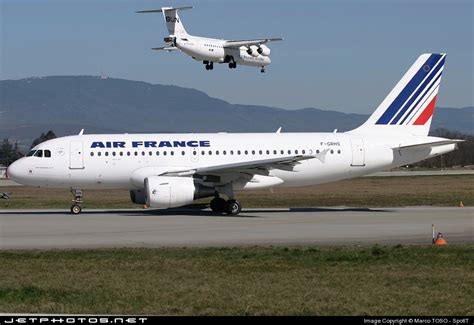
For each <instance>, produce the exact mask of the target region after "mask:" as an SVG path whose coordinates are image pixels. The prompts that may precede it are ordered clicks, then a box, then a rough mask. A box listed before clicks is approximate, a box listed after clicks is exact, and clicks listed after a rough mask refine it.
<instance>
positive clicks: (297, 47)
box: [0, 0, 474, 113]
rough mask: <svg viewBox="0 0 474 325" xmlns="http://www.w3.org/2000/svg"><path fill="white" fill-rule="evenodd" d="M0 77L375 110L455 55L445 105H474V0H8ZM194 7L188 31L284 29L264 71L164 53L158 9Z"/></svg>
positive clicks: (274, 32) (231, 35)
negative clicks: (85, 80)
mask: <svg viewBox="0 0 474 325" xmlns="http://www.w3.org/2000/svg"><path fill="white" fill-rule="evenodd" d="M0 3H1V7H0V10H1V17H0V19H1V21H0V28H1V31H0V32H1V34H0V35H1V38H0V41H1V43H0V63H1V65H0V79H20V78H25V77H30V76H49V75H100V74H101V73H104V74H107V75H109V76H111V77H116V78H125V79H132V80H141V81H147V82H151V83H159V84H172V85H178V86H183V87H191V88H196V89H199V90H202V91H204V92H206V93H208V94H209V95H210V96H213V97H218V98H222V99H224V100H227V101H229V102H231V103H243V104H261V105H270V106H277V107H283V108H289V109H296V108H303V107H317V108H323V109H332V110H339V111H344V112H358V113H370V112H371V111H372V110H373V109H374V108H375V107H376V106H377V105H378V104H379V102H380V101H381V100H382V99H383V98H384V97H385V95H386V94H387V93H388V92H389V90H390V89H391V88H392V87H393V86H394V84H395V83H396V82H397V81H398V80H399V78H400V77H401V76H402V75H403V73H404V72H405V71H406V69H408V67H409V66H410V65H411V64H412V63H413V62H414V60H415V59H416V58H417V57H418V55H419V54H421V53H423V52H447V53H448V57H447V65H446V69H445V73H444V75H443V82H442V85H441V90H440V94H439V99H438V106H449V107H464V106H474V99H473V96H474V95H473V92H474V52H473V43H474V1H472V0H444V1H441V0H405V1H388V0H385V1H384V0H365V1H350V0H345V1H340V0H327V1H315V0H306V1H302V0H295V1H282V0H277V1H269V0H266V1H250V0H243V1H240V0H239V1H217V0H215V1H210V0H209V1H191V0H190V1H167V2H164V1H151V0H43V1H40V0H0ZM166 5H175V6H176V5H194V7H195V8H194V9H192V10H189V11H184V12H182V13H181V18H182V21H183V22H184V25H185V27H186V29H187V31H188V32H189V33H190V34H193V35H198V36H210V37H218V38H226V39H242V38H256V37H257V38H258V37H263V36H270V37H280V36H281V37H284V38H285V40H284V41H283V42H275V43H273V44H270V47H271V49H272V56H271V57H272V60H273V63H272V64H271V65H270V66H269V67H268V72H267V73H266V74H261V73H260V72H259V71H258V69H252V68H248V67H240V68H237V69H236V70H229V69H228V67H227V66H226V65H219V66H216V67H215V68H214V70H213V71H212V72H211V71H206V70H205V69H204V66H203V65H202V64H200V63H198V62H195V61H193V60H192V59H191V58H189V57H187V56H185V55H184V54H182V53H157V52H155V51H151V50H150V48H151V47H156V46H162V40H163V37H164V36H166V35H167V30H166V27H165V25H164V22H163V20H162V16H160V15H158V14H157V15H139V14H135V13H134V11H136V10H144V9H156V8H159V7H161V6H166Z"/></svg>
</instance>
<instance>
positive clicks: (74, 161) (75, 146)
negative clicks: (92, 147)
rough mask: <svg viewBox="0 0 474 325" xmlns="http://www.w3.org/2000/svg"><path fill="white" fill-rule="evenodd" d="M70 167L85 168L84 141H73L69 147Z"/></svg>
mask: <svg viewBox="0 0 474 325" xmlns="http://www.w3.org/2000/svg"><path fill="white" fill-rule="evenodd" d="M69 168H70V169H83V168H84V152H83V144H82V141H73V142H71V145H70V147H69Z"/></svg>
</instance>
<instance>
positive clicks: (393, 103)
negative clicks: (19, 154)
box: [8, 54, 461, 215]
mask: <svg viewBox="0 0 474 325" xmlns="http://www.w3.org/2000/svg"><path fill="white" fill-rule="evenodd" d="M445 57H446V55H445V54H423V55H421V56H420V57H419V58H418V59H417V60H416V62H415V63H414V64H413V65H412V67H411V68H410V69H409V70H408V72H407V73H406V74H405V75H404V76H403V78H402V79H401V80H400V82H399V83H398V84H397V85H396V86H395V88H394V89H393V90H392V91H391V92H390V93H389V94H388V96H387V97H386V98H385V99H384V101H383V102H382V103H381V104H380V105H379V107H378V108H377V109H376V110H375V112H374V113H373V114H372V115H371V116H370V117H369V119H368V120H367V121H366V122H365V123H364V124H363V125H362V126H360V127H358V128H356V129H354V130H352V131H349V132H345V133H337V132H333V133H284V132H280V129H279V130H278V131H277V132H275V133H236V134H230V133H217V134H204V133H203V134H200V133H195V134H110V135H105V134H90V135H84V134H83V133H82V132H81V133H80V134H79V135H75V136H67V137H62V138H57V139H53V140H48V141H46V142H43V143H41V144H39V145H37V146H36V147H34V148H33V149H32V150H31V152H30V153H29V154H28V155H27V157H24V158H21V159H19V160H17V161H16V162H14V163H13V164H12V165H11V166H10V167H9V168H8V175H9V176H10V177H11V178H12V179H13V180H14V181H16V182H18V183H22V184H25V185H33V186H38V187H50V188H64V189H71V191H72V192H73V194H74V195H75V201H74V204H73V205H72V207H71V211H72V213H75V214H77V213H80V212H81V203H82V191H81V190H83V189H124V190H125V189H127V190H130V195H131V199H132V201H133V202H134V203H139V204H146V205H147V206H149V207H151V208H172V207H179V206H184V205H188V204H191V203H192V202H193V200H195V199H199V198H204V197H214V198H213V199H212V201H211V203H210V207H211V209H212V211H214V212H216V213H224V212H225V213H228V214H232V215H235V214H238V213H239V212H240V211H241V204H240V203H239V202H238V201H237V200H235V197H234V193H235V192H236V191H241V190H251V189H262V188H273V187H297V186H307V185H315V184H321V183H327V182H333V181H337V180H341V179H346V178H352V177H358V176H362V175H366V174H370V173H373V172H377V171H381V170H386V169H389V168H393V167H397V166H402V165H406V164H411V163H414V162H417V161H420V160H423V159H426V158H430V157H434V156H437V155H440V154H444V153H447V152H450V151H452V150H454V149H455V148H456V145H457V143H458V142H459V141H461V140H450V139H444V138H438V137H431V136H428V131H429V129H430V124H431V120H432V116H433V110H434V106H435V101H436V96H437V93H438V89H439V85H440V81H441V74H442V72H443V67H444V62H445ZM221 195H224V196H226V197H227V198H228V199H227V200H225V199H224V198H223V197H222V196H221Z"/></svg>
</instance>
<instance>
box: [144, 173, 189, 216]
mask: <svg viewBox="0 0 474 325" xmlns="http://www.w3.org/2000/svg"><path fill="white" fill-rule="evenodd" d="M145 190H146V204H147V205H148V206H149V207H151V208H174V207H179V206H183V205H186V204H191V203H192V202H193V200H194V180H193V178H191V177H168V176H151V177H148V178H145Z"/></svg>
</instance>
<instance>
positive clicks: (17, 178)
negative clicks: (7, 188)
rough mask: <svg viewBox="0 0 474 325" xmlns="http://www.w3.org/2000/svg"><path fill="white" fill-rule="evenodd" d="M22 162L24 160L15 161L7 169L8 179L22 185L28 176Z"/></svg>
mask: <svg viewBox="0 0 474 325" xmlns="http://www.w3.org/2000/svg"><path fill="white" fill-rule="evenodd" d="M21 160H22V159H19V160H17V161H15V162H14V163H13V164H11V165H10V166H8V168H7V175H8V177H9V178H11V179H12V180H13V181H14V182H17V183H22V180H23V179H24V177H25V176H26V170H23V169H24V168H22V165H23V163H22V161H21Z"/></svg>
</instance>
